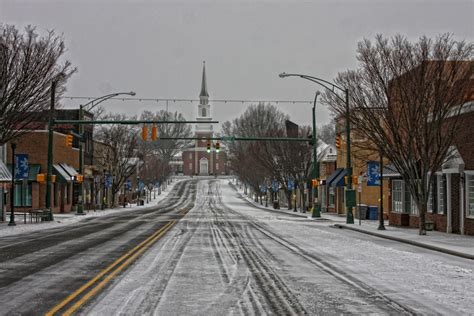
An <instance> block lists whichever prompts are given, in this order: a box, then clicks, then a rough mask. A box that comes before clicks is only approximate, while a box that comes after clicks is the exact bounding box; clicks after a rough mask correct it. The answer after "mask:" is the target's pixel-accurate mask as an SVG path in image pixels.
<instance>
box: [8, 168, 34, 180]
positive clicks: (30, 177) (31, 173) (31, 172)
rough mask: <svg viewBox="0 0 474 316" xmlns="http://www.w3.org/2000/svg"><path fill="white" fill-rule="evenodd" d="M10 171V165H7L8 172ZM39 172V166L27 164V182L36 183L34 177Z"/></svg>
mask: <svg viewBox="0 0 474 316" xmlns="http://www.w3.org/2000/svg"><path fill="white" fill-rule="evenodd" d="M11 170H12V165H11V164H8V171H9V172H10V171H11ZM40 170H41V165H38V164H29V165H28V181H36V175H37V174H38V173H40ZM10 181H11V179H10ZM18 181H20V180H18Z"/></svg>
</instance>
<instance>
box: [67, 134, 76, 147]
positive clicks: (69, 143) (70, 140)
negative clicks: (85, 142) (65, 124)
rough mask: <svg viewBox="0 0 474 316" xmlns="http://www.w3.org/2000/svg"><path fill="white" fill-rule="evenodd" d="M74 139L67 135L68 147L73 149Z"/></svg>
mask: <svg viewBox="0 0 474 316" xmlns="http://www.w3.org/2000/svg"><path fill="white" fill-rule="evenodd" d="M73 139H74V138H73V136H72V135H66V147H72V141H73Z"/></svg>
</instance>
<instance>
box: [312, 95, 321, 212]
mask: <svg viewBox="0 0 474 316" xmlns="http://www.w3.org/2000/svg"><path fill="white" fill-rule="evenodd" d="M319 94H320V92H319V91H316V95H315V96H314V103H313V179H318V178H319V163H318V156H317V152H318V150H317V149H318V142H317V141H316V102H317V100H318V96H319ZM312 190H313V192H314V199H313V212H312V215H311V217H321V204H320V203H319V200H318V195H319V192H318V191H319V186H317V187H316V188H315V187H314V186H313V188H312Z"/></svg>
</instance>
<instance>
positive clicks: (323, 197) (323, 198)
mask: <svg viewBox="0 0 474 316" xmlns="http://www.w3.org/2000/svg"><path fill="white" fill-rule="evenodd" d="M319 198H320V205H321V207H323V208H326V186H321V195H320V196H319Z"/></svg>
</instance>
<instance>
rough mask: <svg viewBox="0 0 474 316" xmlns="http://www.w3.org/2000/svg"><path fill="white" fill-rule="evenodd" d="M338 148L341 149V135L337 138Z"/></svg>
mask: <svg viewBox="0 0 474 316" xmlns="http://www.w3.org/2000/svg"><path fill="white" fill-rule="evenodd" d="M336 148H337V149H341V136H340V135H337V136H336Z"/></svg>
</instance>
